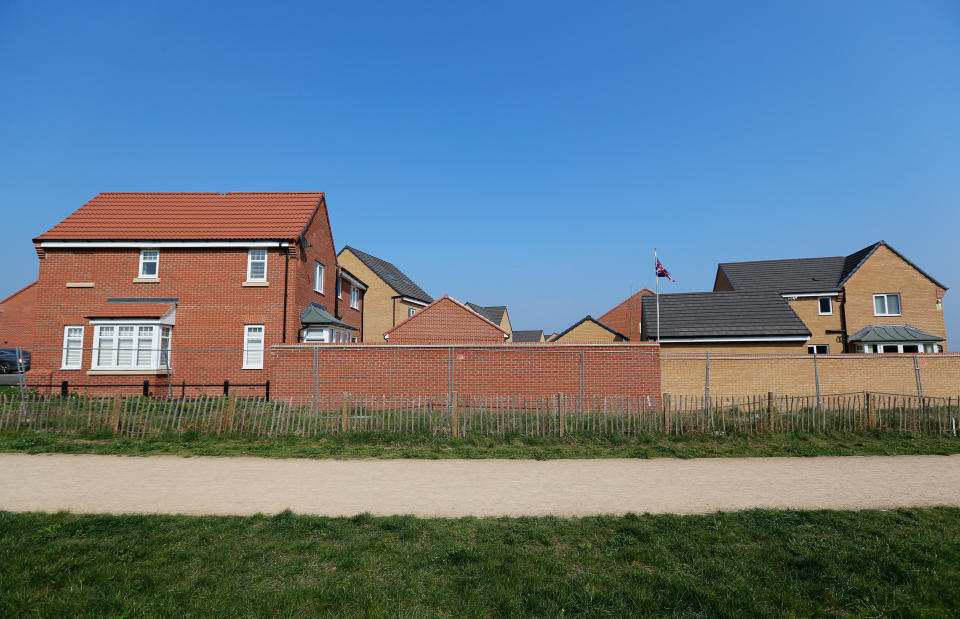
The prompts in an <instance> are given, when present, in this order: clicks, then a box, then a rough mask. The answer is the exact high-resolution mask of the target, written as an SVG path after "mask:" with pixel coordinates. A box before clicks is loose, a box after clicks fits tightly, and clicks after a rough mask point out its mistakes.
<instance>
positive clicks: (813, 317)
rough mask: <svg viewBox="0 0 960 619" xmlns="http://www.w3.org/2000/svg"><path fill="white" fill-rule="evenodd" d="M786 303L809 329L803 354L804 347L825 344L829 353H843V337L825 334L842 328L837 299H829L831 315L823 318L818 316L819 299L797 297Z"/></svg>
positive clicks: (835, 334)
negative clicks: (808, 337) (831, 309)
mask: <svg viewBox="0 0 960 619" xmlns="http://www.w3.org/2000/svg"><path fill="white" fill-rule="evenodd" d="M787 303H789V304H790V307H791V309H793V311H794V312H796V313H797V316H799V317H800V320H802V321H803V324H805V325H806V326H807V328H808V329H810V339H809V340H808V341H806V342H803V349H804V351H803V352H806V347H807V346H808V345H811V344H825V345H827V346H829V347H830V348H829V351H830V352H831V353H842V352H843V337H842V336H841V335H839V334H837V333H832V334H831V333H827V331H828V330H832V331H839V330H840V328H841V326H842V323H841V321H840V304H839V303H838V302H837V297H830V305H831V307H832V308H833V313H832V314H827V315H823V316H821V315H820V298H819V297H797V298H796V299H794V300H792V301H790V300H788V301H787ZM851 333H852V331H851Z"/></svg>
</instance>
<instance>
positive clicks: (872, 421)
mask: <svg viewBox="0 0 960 619" xmlns="http://www.w3.org/2000/svg"><path fill="white" fill-rule="evenodd" d="M864 400H865V401H866V404H867V426H868V427H869V428H870V429H871V430H872V429H874V428H875V427H877V413H876V411H875V410H873V402H871V401H870V400H871V396H870V392H869V391H867V392H865V393H864Z"/></svg>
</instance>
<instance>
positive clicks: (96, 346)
mask: <svg viewBox="0 0 960 619" xmlns="http://www.w3.org/2000/svg"><path fill="white" fill-rule="evenodd" d="M105 327H106V328H111V329H113V333H112V335H110V336H109V337H108V336H104V335H103V329H104V328H105ZM121 327H130V328H132V329H133V334H132V335H131V337H130V340H131V346H130V348H129V349H128V350H129V351H130V359H131V362H130V363H128V364H125V365H120V364H119V361H120V343H119V340H120V328H121ZM147 327H149V328H150V336H149V337H143V336H141V334H140V330H141V329H142V328H147ZM164 330H167V338H166V339H167V350H166V355H167V360H168V363H169V359H170V353H171V348H170V347H171V343H172V340H173V336H172V331H170V326H169V325H163V324H161V323H160V322H159V321H156V320H147V321H144V320H98V321H97V322H96V323H94V325H93V358H92V359H91V360H90V369H91V370H124V371H135V370H143V371H155V370H165V369H167V364H163V365H161V363H160V358H161V357H162V354H161V347H162V345H163V342H162V334H163V333H164ZM107 339H109V340H110V341H111V343H112V349H111V353H112V354H111V355H110V359H107V360H106V362H105V363H101V362H100V344H101V343H102V341H103V340H107ZM141 343H146V348H144V347H143V346H141ZM125 350H126V349H125ZM142 350H146V351H148V352H149V354H150V357H149V361H148V362H147V363H146V364H140V363H139V357H140V354H139V353H140V352H141V351H142Z"/></svg>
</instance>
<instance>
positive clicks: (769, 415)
mask: <svg viewBox="0 0 960 619" xmlns="http://www.w3.org/2000/svg"><path fill="white" fill-rule="evenodd" d="M773 427H774V424H773V392H772V391H768V392H767V430H769V431H771V432H772V431H773Z"/></svg>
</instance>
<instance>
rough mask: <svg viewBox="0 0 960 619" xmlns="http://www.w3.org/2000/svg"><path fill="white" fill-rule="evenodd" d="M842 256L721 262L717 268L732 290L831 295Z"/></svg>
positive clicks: (838, 279)
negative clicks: (829, 293) (826, 293)
mask: <svg viewBox="0 0 960 619" xmlns="http://www.w3.org/2000/svg"><path fill="white" fill-rule="evenodd" d="M845 261H846V258H845V257H844V256H833V257H831V258H792V259H787V260H757V261H754V262H721V263H720V266H719V269H720V271H721V272H723V274H724V275H725V276H726V277H727V281H728V282H730V285H731V286H732V287H733V289H734V290H737V291H749V290H754V291H756V290H775V291H777V292H783V293H787V292H832V291H835V290H837V282H838V281H840V275H841V273H843V265H844V262H845Z"/></svg>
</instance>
